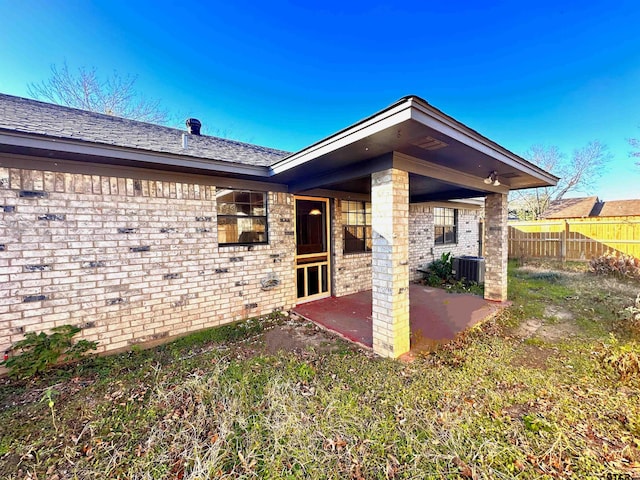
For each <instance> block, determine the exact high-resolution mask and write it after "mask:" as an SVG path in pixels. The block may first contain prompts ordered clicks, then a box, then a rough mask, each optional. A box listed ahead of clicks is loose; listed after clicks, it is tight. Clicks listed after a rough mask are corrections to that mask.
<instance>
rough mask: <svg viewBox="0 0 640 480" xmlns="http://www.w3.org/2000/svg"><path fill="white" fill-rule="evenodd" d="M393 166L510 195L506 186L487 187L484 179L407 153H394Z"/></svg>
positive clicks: (478, 188)
mask: <svg viewBox="0 0 640 480" xmlns="http://www.w3.org/2000/svg"><path fill="white" fill-rule="evenodd" d="M393 166H394V168H399V169H401V170H405V171H407V172H409V173H415V174H417V175H422V176H424V177H430V178H435V179H436V180H441V181H443V182H447V183H450V184H453V185H458V186H460V187H464V188H467V189H473V190H479V191H481V192H490V193H504V194H506V193H509V187H507V186H505V185H500V186H497V187H495V186H493V185H492V184H489V185H487V184H486V183H484V179H481V178H478V177H475V176H473V175H469V174H468V173H463V172H460V171H458V170H454V169H453V168H448V167H443V166H442V165H436V164H435V163H431V162H427V161H426V160H421V159H419V158H415V157H412V156H411V155H407V154H406V153H400V152H393Z"/></svg>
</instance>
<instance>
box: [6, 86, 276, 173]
mask: <svg viewBox="0 0 640 480" xmlns="http://www.w3.org/2000/svg"><path fill="white" fill-rule="evenodd" d="M204 126H205V128H206V126H207V125H206V124H205V125H204ZM0 131H9V132H19V133H27V134H36V135H42V136H43V137H47V138H56V139H65V140H76V141H81V142H88V143H94V144H101V145H111V146H117V147H124V148H132V149H136V150H144V151H148V152H164V153H168V154H173V155H181V156H188V157H196V158H201V159H207V160H218V161H223V162H231V163H241V164H246V165H256V166H265V167H267V166H270V165H272V164H274V163H275V162H277V161H279V160H281V159H283V158H285V157H286V156H288V155H289V152H285V151H282V150H276V149H273V148H267V147H261V146H259V145H252V144H249V143H242V142H237V141H234V140H228V139H225V138H219V137H209V136H205V135H202V136H201V135H192V134H189V133H188V132H187V130H186V127H185V129H184V130H180V129H177V128H170V127H163V126H160V125H154V124H151V123H144V122H138V121H135V120H128V119H125V118H120V117H115V116H111V115H105V114H99V113H94V112H88V111H85V110H78V109H75V108H69V107H64V106H61V105H54V104H50V103H44V102H39V101H37V100H31V99H26V98H21V97H14V96H12V95H6V94H2V93H0ZM183 134H184V135H186V136H187V148H184V147H183V140H182V136H183Z"/></svg>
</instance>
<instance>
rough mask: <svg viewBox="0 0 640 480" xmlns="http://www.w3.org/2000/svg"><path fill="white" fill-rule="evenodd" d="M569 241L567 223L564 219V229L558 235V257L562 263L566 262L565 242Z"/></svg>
mask: <svg viewBox="0 0 640 480" xmlns="http://www.w3.org/2000/svg"><path fill="white" fill-rule="evenodd" d="M568 240H569V221H568V220H567V219H566V218H565V219H564V228H563V229H562V233H561V234H560V257H561V260H562V263H565V262H566V261H567V242H568Z"/></svg>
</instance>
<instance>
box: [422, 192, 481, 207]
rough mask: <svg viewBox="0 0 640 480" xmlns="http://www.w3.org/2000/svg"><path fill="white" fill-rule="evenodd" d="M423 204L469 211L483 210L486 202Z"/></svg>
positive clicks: (454, 201) (453, 201) (447, 201)
mask: <svg viewBox="0 0 640 480" xmlns="http://www.w3.org/2000/svg"><path fill="white" fill-rule="evenodd" d="M416 197H420V195H416ZM422 203H423V204H425V205H429V206H432V207H445V208H458V209H467V210H482V209H483V208H484V201H482V202H480V203H476V202H467V201H465V199H462V198H461V199H457V200H434V201H426V202H422Z"/></svg>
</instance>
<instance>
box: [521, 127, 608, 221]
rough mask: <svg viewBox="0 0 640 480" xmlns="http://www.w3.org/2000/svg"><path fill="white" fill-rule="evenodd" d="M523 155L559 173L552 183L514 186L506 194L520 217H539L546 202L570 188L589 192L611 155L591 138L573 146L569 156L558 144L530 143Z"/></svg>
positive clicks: (603, 146) (525, 218)
mask: <svg viewBox="0 0 640 480" xmlns="http://www.w3.org/2000/svg"><path fill="white" fill-rule="evenodd" d="M524 156H525V158H527V159H529V160H530V161H531V162H533V163H535V164H536V165H539V166H540V167H542V168H543V169H545V170H547V171H550V172H551V173H553V174H554V175H556V176H558V177H560V180H559V181H558V184H557V185H556V186H554V187H540V188H536V189H533V190H531V189H527V190H516V191H514V192H512V193H511V195H510V206H509V210H510V211H512V212H515V213H516V214H517V215H518V217H519V218H521V219H522V220H532V219H536V218H540V216H541V215H542V214H543V213H544V211H545V210H546V209H547V208H548V207H549V204H550V203H551V202H553V201H555V200H560V199H562V198H564V196H565V195H567V194H568V193H571V192H578V191H583V192H590V191H592V189H593V187H594V183H595V180H596V179H597V178H598V176H599V174H600V172H601V171H602V167H603V166H604V165H605V164H606V163H607V162H608V161H609V160H610V159H611V154H610V153H609V152H608V151H607V147H606V146H605V145H603V144H602V143H600V142H599V141H597V140H595V141H592V142H589V143H588V144H587V145H586V146H584V147H582V148H578V149H575V150H574V151H573V154H572V155H571V157H567V156H566V155H565V154H563V153H562V152H560V150H559V149H558V147H555V146H550V147H545V146H542V145H534V146H532V147H531V148H530V149H529V150H528V151H527V152H526V153H525V155H524Z"/></svg>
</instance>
